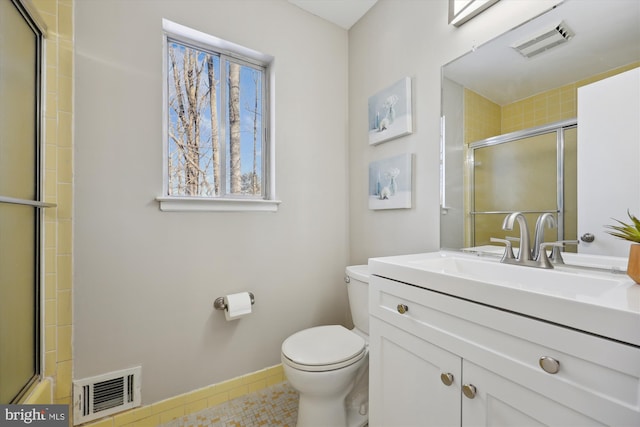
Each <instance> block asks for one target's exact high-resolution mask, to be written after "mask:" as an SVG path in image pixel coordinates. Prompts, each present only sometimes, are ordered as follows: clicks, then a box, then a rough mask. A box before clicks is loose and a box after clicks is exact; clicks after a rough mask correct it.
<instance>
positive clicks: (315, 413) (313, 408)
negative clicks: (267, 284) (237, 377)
mask: <svg viewBox="0 0 640 427" xmlns="http://www.w3.org/2000/svg"><path fill="white" fill-rule="evenodd" d="M345 281H346V282H347V285H348V288H347V289H348V294H349V304H350V307H351V312H352V317H353V321H354V325H355V327H354V329H353V330H349V329H347V328H345V327H344V326H341V325H326V326H317V327H313V328H309V329H304V330H302V331H299V332H296V333H294V334H293V335H291V336H290V337H289V338H287V339H286V340H284V342H283V343H282V353H281V360H282V365H283V368H284V373H285V376H286V377H287V379H288V381H289V383H290V384H291V386H292V387H293V388H294V389H296V390H297V391H298V393H299V396H300V400H299V404H298V421H297V426H298V427H326V426H331V427H342V426H344V427H361V426H364V425H366V424H367V421H368V416H367V415H368V396H369V395H368V371H369V369H368V367H369V353H368V333H369V325H368V289H367V288H368V272H367V266H366V265H365V266H354V267H347V276H346V279H345ZM363 312H364V313H363Z"/></svg>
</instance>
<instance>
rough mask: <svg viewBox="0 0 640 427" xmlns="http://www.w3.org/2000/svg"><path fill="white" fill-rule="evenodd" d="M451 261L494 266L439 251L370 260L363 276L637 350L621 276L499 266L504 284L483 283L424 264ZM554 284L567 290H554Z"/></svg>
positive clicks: (637, 324)
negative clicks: (401, 283)
mask: <svg viewBox="0 0 640 427" xmlns="http://www.w3.org/2000/svg"><path fill="white" fill-rule="evenodd" d="M453 258H464V259H465V260H468V261H469V262H470V263H475V264H477V265H481V264H478V263H479V262H481V263H489V264H486V265H485V264H482V265H481V266H482V267H485V266H486V267H488V268H489V272H491V271H493V270H491V268H496V264H499V259H498V258H497V257H495V256H491V255H489V256H482V254H479V253H463V252H457V251H439V252H430V253H422V254H413V255H402V256H392V257H381V258H371V259H370V260H369V272H370V274H371V275H376V276H380V277H385V278H388V279H392V280H396V281H400V282H403V283H407V284H411V285H415V286H418V287H422V288H424V289H429V290H432V291H436V292H440V293H443V294H448V295H451V296H454V297H459V298H464V299H466V300H470V301H474V302H477V303H481V304H484V305H488V306H492V307H496V308H499V309H503V310H508V311H512V312H515V313H520V314H523V315H526V316H530V317H534V318H537V319H541V320H545V321H549V322H553V323H556V324H559V325H563V326H567V327H570V328H573V329H577V330H581V331H585V332H588V333H592V334H596V335H600V336H603V337H607V338H610V339H614V340H618V341H622V342H625V343H629V344H632V345H634V346H637V347H640V285H638V284H635V283H634V282H633V280H632V279H630V278H629V277H628V276H626V274H623V273H620V272H617V273H615V272H607V271H596V270H593V269H585V268H579V267H574V266H558V267H556V268H555V269H553V270H545V269H540V268H532V267H525V266H516V265H506V264H500V265H499V266H498V267H497V268H500V269H501V271H507V272H508V273H509V277H510V278H509V279H508V280H507V279H504V278H496V279H495V280H494V279H493V278H492V279H490V280H483V279H481V278H479V277H477V276H474V275H473V274H468V273H465V272H462V273H459V272H456V273H452V272H451V271H447V270H446V269H444V268H443V269H440V270H438V269H434V268H432V267H431V266H427V265H428V263H429V262H430V261H438V260H446V259H453ZM425 261H427V262H425ZM433 265H437V263H436V264H433ZM513 269H517V270H513ZM485 270H487V269H485ZM513 277H515V278H513ZM558 281H564V282H567V283H570V285H567V286H560V285H558V283H559V282H558ZM554 282H555V283H554ZM564 282H563V283H564ZM554 285H555V286H554ZM600 286H601V287H600Z"/></svg>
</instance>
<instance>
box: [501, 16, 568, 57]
mask: <svg viewBox="0 0 640 427" xmlns="http://www.w3.org/2000/svg"><path fill="white" fill-rule="evenodd" d="M574 35H575V34H574V32H573V31H571V29H570V28H569V27H567V24H565V23H564V22H560V23H559V24H557V25H554V26H552V27H551V28H547V29H546V30H544V31H542V32H540V33H538V34H537V35H535V36H533V37H530V38H528V39H527V40H524V41H522V42H520V43H516V44H514V45H511V47H512V48H514V49H515V50H517V51H518V52H519V53H520V54H521V55H522V56H525V57H527V58H531V57H533V56H536V55H538V54H540V53H542V52H545V51H547V50H549V49H551V48H552V47H555V46H558V45H561V44H563V43H566V42H568V41H569V40H570V39H571V38H572V37H573V36H574Z"/></svg>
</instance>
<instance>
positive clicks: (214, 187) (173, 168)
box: [167, 40, 265, 198]
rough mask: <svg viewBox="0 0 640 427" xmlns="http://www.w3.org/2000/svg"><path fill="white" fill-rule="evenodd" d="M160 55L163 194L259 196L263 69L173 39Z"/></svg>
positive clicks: (261, 193)
mask: <svg viewBox="0 0 640 427" xmlns="http://www.w3.org/2000/svg"><path fill="white" fill-rule="evenodd" d="M167 56H168V58H167V63H168V73H167V78H168V81H167V85H168V106H169V111H168V148H167V149H168V153H167V161H168V175H169V176H168V182H169V185H168V195H170V196H196V197H211V198H215V197H225V196H239V195H242V196H252V197H255V196H259V197H262V196H263V192H262V182H263V171H262V167H263V161H262V159H263V157H262V153H263V148H264V126H263V125H262V116H263V115H262V109H263V100H264V74H265V72H264V69H263V68H261V67H258V66H255V65H252V64H248V63H244V62H243V61H241V60H237V59H235V58H230V57H227V56H224V55H221V54H219V53H217V52H214V51H205V50H202V49H196V48H194V47H191V46H188V45H186V44H183V43H180V42H177V41H175V40H169V41H168V44H167ZM225 119H226V120H225Z"/></svg>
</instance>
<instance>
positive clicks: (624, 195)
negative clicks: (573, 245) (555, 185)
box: [578, 68, 640, 257]
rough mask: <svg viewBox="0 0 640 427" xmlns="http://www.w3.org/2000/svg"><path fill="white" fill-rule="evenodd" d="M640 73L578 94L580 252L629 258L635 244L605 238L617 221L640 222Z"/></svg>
mask: <svg viewBox="0 0 640 427" xmlns="http://www.w3.org/2000/svg"><path fill="white" fill-rule="evenodd" d="M638 117H640V68H636V69H634V70H631V71H627V72H625V73H621V74H618V75H616V76H613V77H610V78H608V79H604V80H600V81H598V82H595V83H592V84H590V85H587V86H583V87H581V88H579V89H578V236H582V235H584V234H585V233H591V234H593V235H594V236H595V240H594V241H593V242H592V243H587V242H584V241H583V242H580V245H578V252H581V253H587V254H599V255H611V256H624V257H626V256H627V255H628V254H629V242H626V241H623V240H620V239H616V238H614V237H612V236H610V235H608V234H607V233H605V228H604V226H605V225H607V224H613V223H614V221H613V220H612V219H611V218H616V219H619V220H622V221H625V222H628V220H629V218H628V217H627V209H629V210H630V211H631V213H633V214H635V215H636V216H640V185H638V184H640V167H638V165H640V121H638Z"/></svg>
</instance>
